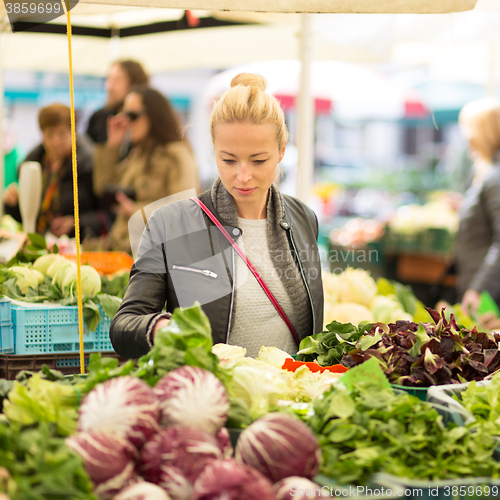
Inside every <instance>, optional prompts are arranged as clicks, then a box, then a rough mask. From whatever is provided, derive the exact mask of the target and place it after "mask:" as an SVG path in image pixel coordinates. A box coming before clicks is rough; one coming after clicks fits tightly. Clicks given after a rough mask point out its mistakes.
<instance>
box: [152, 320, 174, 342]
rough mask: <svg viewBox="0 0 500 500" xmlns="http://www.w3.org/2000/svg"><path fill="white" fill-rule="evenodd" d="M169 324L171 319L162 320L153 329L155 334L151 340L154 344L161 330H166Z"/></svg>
mask: <svg viewBox="0 0 500 500" xmlns="http://www.w3.org/2000/svg"><path fill="white" fill-rule="evenodd" d="M169 322H170V319H169V318H161V319H159V320H158V321H157V322H156V324H155V326H154V327H153V333H152V334H151V340H152V341H153V342H154V340H155V336H156V334H157V333H158V331H159V330H161V329H162V328H165V327H166V326H167V325H168V324H169Z"/></svg>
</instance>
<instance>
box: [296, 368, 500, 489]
mask: <svg viewBox="0 0 500 500" xmlns="http://www.w3.org/2000/svg"><path fill="white" fill-rule="evenodd" d="M359 368H361V367H359ZM357 369H358V368H353V369H352V370H353V371H355V370H357ZM378 370H379V371H380V368H378ZM350 371H351V370H350ZM349 373H350V372H347V374H349ZM347 374H346V375H347ZM346 375H344V376H346ZM380 375H381V377H382V378H383V374H382V373H380ZM341 380H342V379H341ZM352 380H353V382H352V384H351V386H352V391H351V392H350V393H349V392H346V390H345V389H342V384H336V385H333V386H332V387H331V389H330V391H329V392H327V393H326V394H325V395H324V397H323V398H319V399H316V400H315V401H314V412H315V414H314V416H312V417H311V418H306V419H305V421H306V423H308V424H309V425H310V426H311V427H312V429H313V430H314V431H315V432H316V434H317V435H318V438H319V443H320V446H321V449H322V452H323V465H322V468H321V473H322V474H324V475H326V476H328V477H330V478H333V479H334V480H336V481H338V482H339V483H340V484H354V485H364V484H367V482H368V480H369V479H370V477H371V476H372V475H373V474H374V473H376V472H386V473H389V474H394V475H396V476H400V477H405V478H413V479H422V480H424V479H425V480H438V479H448V478H460V479H461V478H464V477H499V475H500V463H498V462H497V461H496V460H495V459H494V458H493V453H494V450H495V447H496V446H497V444H498V442H497V440H496V439H495V438H494V437H493V436H492V435H491V434H490V433H488V432H484V431H478V432H470V431H469V430H468V429H467V428H464V427H456V426H455V425H454V424H453V425H452V426H450V427H448V428H446V427H445V426H444V425H443V422H442V417H441V416H440V415H439V414H438V412H437V411H436V410H435V409H434V408H433V407H432V406H431V405H430V404H429V403H425V402H422V401H420V400H419V399H418V398H416V397H414V396H411V395H409V394H407V393H401V394H395V393H394V392H393V391H392V389H391V388H390V387H389V388H387V387H384V385H382V384H380V383H378V382H376V380H377V377H373V378H366V377H364V378H361V377H360V378H359V379H357V380H355V379H354V378H353V379H352Z"/></svg>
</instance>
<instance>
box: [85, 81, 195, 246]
mask: <svg viewBox="0 0 500 500" xmlns="http://www.w3.org/2000/svg"><path fill="white" fill-rule="evenodd" d="M127 134H128V136H129V138H130V141H131V144H132V148H131V150H130V152H129V154H128V155H127V156H126V157H125V158H124V159H123V160H120V154H119V152H120V147H121V145H122V143H123V141H124V140H125V138H126V136H127ZM107 135H108V139H107V141H106V143H105V144H102V145H97V146H96V148H95V152H94V190H95V192H96V194H97V195H98V196H102V197H103V199H109V196H107V195H108V194H110V193H111V194H112V200H113V206H112V207H110V208H111V210H112V211H113V212H114V213H115V214H116V220H115V222H114V223H113V226H112V229H111V232H110V234H109V237H108V238H107V241H106V242H105V244H104V246H103V247H101V248H106V249H115V250H124V251H129V252H130V243H129V234H128V220H129V218H130V217H131V216H132V215H133V214H134V213H135V212H136V211H138V210H140V209H141V208H143V207H145V206H147V205H149V204H151V203H153V202H155V201H158V200H161V199H162V198H165V197H167V196H170V195H173V194H176V193H179V192H181V191H185V190H187V189H191V188H194V189H196V191H197V192H199V191H200V188H199V186H200V182H199V178H198V167H197V165H196V161H195V158H194V155H193V152H192V149H191V146H190V145H189V143H188V142H187V141H186V140H184V139H183V137H182V133H181V127H180V123H179V121H178V119H177V117H176V115H175V112H174V110H173V109H172V107H171V105H170V103H169V102H168V100H167V99H166V98H165V97H164V96H163V95H162V94H161V93H160V92H158V91H157V90H155V89H152V88H150V87H147V86H142V87H137V88H134V89H133V90H132V91H131V92H130V93H129V94H128V95H127V97H126V98H125V102H124V106H123V112H122V113H119V114H118V115H116V116H112V117H110V118H109V119H108V132H107ZM126 193H128V196H127V194H126Z"/></svg>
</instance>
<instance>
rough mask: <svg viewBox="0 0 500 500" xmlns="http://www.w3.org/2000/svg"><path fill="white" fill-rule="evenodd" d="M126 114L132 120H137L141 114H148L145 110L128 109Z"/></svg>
mask: <svg viewBox="0 0 500 500" xmlns="http://www.w3.org/2000/svg"><path fill="white" fill-rule="evenodd" d="M124 114H125V116H126V117H127V118H128V119H129V120H130V121H131V122H135V121H136V120H137V119H138V118H139V117H140V116H142V115H144V114H146V112H145V111H126V112H125V113H124Z"/></svg>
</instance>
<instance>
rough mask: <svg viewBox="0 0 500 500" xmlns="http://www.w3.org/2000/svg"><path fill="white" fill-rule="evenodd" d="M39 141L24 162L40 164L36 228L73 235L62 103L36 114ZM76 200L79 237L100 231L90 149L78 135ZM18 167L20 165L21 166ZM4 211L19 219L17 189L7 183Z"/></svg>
mask: <svg viewBox="0 0 500 500" xmlns="http://www.w3.org/2000/svg"><path fill="white" fill-rule="evenodd" d="M38 123H39V126H40V130H41V132H42V143H41V144H39V145H38V146H36V147H35V148H34V149H33V150H32V151H31V152H30V153H28V155H27V156H26V158H25V159H24V161H36V162H38V163H40V164H41V166H42V198H41V199H42V202H41V206H40V211H39V214H38V219H37V223H36V231H37V232H38V233H40V234H45V233H47V232H49V231H50V232H51V233H52V234H54V235H55V236H57V237H59V236H62V235H68V236H70V237H72V236H74V232H75V231H74V229H75V219H74V215H73V214H74V203H73V173H72V160H71V156H72V155H71V111H70V108H69V107H68V106H66V105H64V104H51V105H50V106H47V107H45V108H42V109H41V110H40V112H39V115H38ZM76 154H77V159H78V200H79V208H80V226H81V236H82V238H83V237H85V236H89V237H94V236H99V235H101V234H102V233H103V231H104V230H105V227H106V223H105V221H104V219H103V214H102V213H101V212H99V210H98V199H97V197H96V196H95V195H94V193H93V190H92V148H91V146H90V145H89V144H88V141H86V140H85V139H84V138H82V137H78V138H77V147H76ZM21 168H22V165H21ZM3 199H4V204H5V212H6V213H8V214H10V215H12V216H13V217H14V218H15V219H16V220H18V221H19V222H21V214H20V211H19V205H18V201H19V190H18V186H17V184H16V183H13V184H10V186H9V187H8V188H7V189H6V190H5V193H4V197H3Z"/></svg>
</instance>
